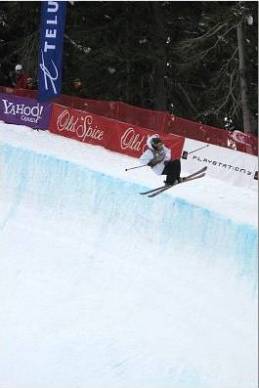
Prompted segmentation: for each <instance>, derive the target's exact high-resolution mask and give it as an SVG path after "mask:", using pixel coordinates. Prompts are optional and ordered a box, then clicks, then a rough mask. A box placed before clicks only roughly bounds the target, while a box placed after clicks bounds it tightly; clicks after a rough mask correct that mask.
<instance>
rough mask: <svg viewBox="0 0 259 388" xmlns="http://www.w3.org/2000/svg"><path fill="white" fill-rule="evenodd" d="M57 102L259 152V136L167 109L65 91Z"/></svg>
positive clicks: (33, 92) (30, 92) (7, 90)
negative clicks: (89, 97)
mask: <svg viewBox="0 0 259 388" xmlns="http://www.w3.org/2000/svg"><path fill="white" fill-rule="evenodd" d="M1 91H2V92H3V93H15V94H16V95H19V96H23V97H31V98H36V97H37V91H36V90H22V89H20V90H13V89H11V88H4V87H0V92H1ZM54 102H56V103H58V104H61V105H65V106H68V107H72V108H76V109H81V110H83V111H87V112H91V113H94V114H96V115H101V116H105V117H108V118H112V119H115V120H118V121H120V122H124V123H130V124H132V125H136V126H139V127H142V128H146V129H152V130H155V131H156V132H159V133H160V134H161V133H162V134H168V133H172V134H176V135H179V136H184V137H187V138H190V139H194V140H199V141H202V142H205V143H209V144H215V145H218V146H222V147H226V148H231V149H234V150H238V151H242V152H246V153H249V154H252V155H257V154H258V138H257V137H256V136H254V135H248V134H245V133H243V132H240V131H234V132H233V133H231V132H228V131H226V130H225V129H220V128H215V127H212V126H209V125H204V124H201V123H197V122H194V121H191V120H187V119H183V118H181V117H177V116H170V115H169V113H168V112H159V111H153V110H149V109H144V108H139V107H136V106H132V105H129V104H125V103H123V102H119V101H99V100H89V99H84V98H79V97H73V96H67V95H64V94H62V95H60V96H59V97H58V98H56V99H55V101H54Z"/></svg>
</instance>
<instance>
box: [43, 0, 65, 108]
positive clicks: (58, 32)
mask: <svg viewBox="0 0 259 388" xmlns="http://www.w3.org/2000/svg"><path fill="white" fill-rule="evenodd" d="M66 5H67V2H66V1H42V5H41V26H40V47H39V96H38V99H39V101H48V100H50V99H51V98H54V97H57V96H58V95H59V94H60V91H61V83H62V57H63V40H64V29H65V19H66Z"/></svg>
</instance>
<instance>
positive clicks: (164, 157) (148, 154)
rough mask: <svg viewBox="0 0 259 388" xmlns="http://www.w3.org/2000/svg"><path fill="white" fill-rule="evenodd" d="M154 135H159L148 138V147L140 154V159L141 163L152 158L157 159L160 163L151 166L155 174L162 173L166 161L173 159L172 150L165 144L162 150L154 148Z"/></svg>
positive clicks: (145, 162)
mask: <svg viewBox="0 0 259 388" xmlns="http://www.w3.org/2000/svg"><path fill="white" fill-rule="evenodd" d="M153 137H157V136H156V135H153V136H151V137H149V138H148V139H147V147H148V149H147V150H146V151H145V152H144V153H143V154H142V155H141V156H140V158H139V161H140V163H141V164H148V163H149V162H150V161H151V160H153V159H156V160H157V161H158V163H157V164H156V165H155V166H154V167H151V168H152V170H153V171H154V173H155V174H157V175H161V174H162V172H163V170H164V168H165V162H167V161H169V160H170V159H171V150H170V149H169V148H167V147H166V146H164V145H163V148H162V149H161V150H160V151H156V150H154V149H153V148H152V146H151V140H152V138H153Z"/></svg>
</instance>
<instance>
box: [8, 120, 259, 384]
mask: <svg viewBox="0 0 259 388" xmlns="http://www.w3.org/2000/svg"><path fill="white" fill-rule="evenodd" d="M135 165H138V162H137V161H136V160H135V159H134V158H130V157H128V156H123V155H120V154H117V153H113V152H110V151H108V150H105V149H103V148H102V147H96V146H90V145H87V144H81V143H79V142H76V141H72V140H70V139H65V138H62V137H60V136H55V135H52V134H50V133H48V132H43V131H40V132H37V131H34V130H32V129H29V128H27V127H23V126H14V125H9V124H5V123H1V124H0V168H1V171H0V174H1V175H0V184H1V189H0V257H1V260H0V297H1V304H0V308H1V311H0V343H1V346H0V387H1V388H2V387H3V388H25V387H26V388H43V387H44V388H194V387H195V388H244V387H245V388H254V387H256V386H257V323H258V317H257V195H256V193H254V192H253V191H249V190H242V189H240V188H236V187H234V186H231V185H226V184H225V183H222V182H220V181H217V180H214V179H210V178H208V177H206V178H204V179H202V180H199V181H194V182H192V183H186V184H184V185H179V186H176V187H175V188H173V189H172V190H170V191H168V192H167V193H166V194H163V195H160V196H159V197H157V198H154V199H149V198H146V197H142V196H139V195H138V192H139V191H141V190H143V189H144V188H146V187H155V186H157V185H160V184H161V180H162V178H161V177H158V176H156V175H154V174H153V173H152V172H151V171H150V170H149V169H147V168H145V167H144V168H141V169H136V170H132V171H128V172H125V168H128V167H131V166H135ZM183 175H184V174H183Z"/></svg>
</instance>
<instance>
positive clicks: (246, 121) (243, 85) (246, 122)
mask: <svg viewBox="0 0 259 388" xmlns="http://www.w3.org/2000/svg"><path fill="white" fill-rule="evenodd" d="M237 43H238V53H239V76H240V91H241V107H242V114H243V127H244V132H245V133H251V132H252V130H251V122H250V111H249V107H248V101H247V82H246V77H245V53H244V40H243V29H242V22H240V23H239V24H238V26H237Z"/></svg>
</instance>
